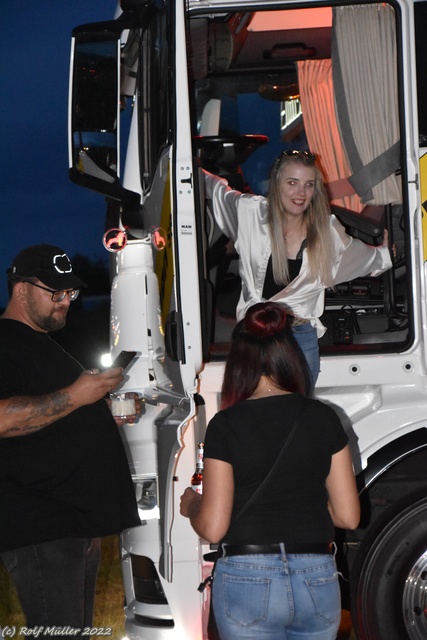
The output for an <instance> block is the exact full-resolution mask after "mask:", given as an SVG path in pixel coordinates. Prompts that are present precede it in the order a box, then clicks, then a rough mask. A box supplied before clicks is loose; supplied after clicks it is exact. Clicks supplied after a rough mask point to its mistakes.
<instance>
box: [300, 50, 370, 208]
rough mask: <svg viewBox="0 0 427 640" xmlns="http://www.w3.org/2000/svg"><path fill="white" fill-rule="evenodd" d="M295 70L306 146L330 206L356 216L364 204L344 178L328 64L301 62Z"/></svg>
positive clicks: (347, 171)
mask: <svg viewBox="0 0 427 640" xmlns="http://www.w3.org/2000/svg"><path fill="white" fill-rule="evenodd" d="M297 68H298V86H299V92H300V100H301V107H302V113H303V118H304V128H305V132H306V136H307V141H308V145H309V148H310V150H311V151H312V152H313V153H315V154H316V155H317V156H318V161H319V164H320V166H321V169H322V172H323V175H324V177H325V181H326V187H327V189H328V192H329V197H330V200H331V203H333V204H336V205H338V206H340V207H345V208H346V209H350V210H352V211H355V212H357V213H360V211H361V210H362V209H363V207H364V205H363V204H362V203H361V202H360V197H359V196H358V195H356V194H355V190H354V188H353V187H352V186H351V185H350V183H349V182H348V180H347V179H346V177H345V176H349V175H350V174H351V169H350V166H349V164H348V162H347V159H346V156H345V154H344V151H343V148H342V143H341V138H340V132H339V128H338V125H337V120H336V115H335V105H334V91H333V82H332V62H331V60H302V61H299V62H298V63H297Z"/></svg>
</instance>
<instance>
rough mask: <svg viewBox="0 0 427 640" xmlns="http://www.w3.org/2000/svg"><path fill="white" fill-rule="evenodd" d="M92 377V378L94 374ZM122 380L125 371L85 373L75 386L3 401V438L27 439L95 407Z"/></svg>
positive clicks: (0, 414)
mask: <svg viewBox="0 0 427 640" xmlns="http://www.w3.org/2000/svg"><path fill="white" fill-rule="evenodd" d="M92 374H93V375H92ZM122 380H123V376H122V369H121V368H114V369H107V370H106V371H102V372H101V373H99V372H98V371H97V370H96V369H95V370H93V369H92V370H91V371H83V372H82V373H81V374H80V376H79V377H78V378H77V380H76V381H75V382H73V384H71V385H70V386H68V387H65V388H64V389H59V390H58V391H54V392H52V393H47V394H45V395H41V396H15V397H12V398H6V399H4V400H0V437H2V438H11V437H14V436H26V435H28V434H30V433H34V432H35V431H40V429H44V427H47V426H48V425H50V424H52V422H55V421H56V420H59V419H60V418H63V417H64V416H67V415H68V414H69V413H71V412H72V411H75V410H76V409H79V408H80V407H83V406H84V405H88V404H93V403H94V402H96V401H97V400H100V399H101V398H103V397H104V396H105V395H106V394H107V393H108V392H110V391H112V390H113V389H115V388H116V387H117V386H118V385H119V384H120V383H121V381H122Z"/></svg>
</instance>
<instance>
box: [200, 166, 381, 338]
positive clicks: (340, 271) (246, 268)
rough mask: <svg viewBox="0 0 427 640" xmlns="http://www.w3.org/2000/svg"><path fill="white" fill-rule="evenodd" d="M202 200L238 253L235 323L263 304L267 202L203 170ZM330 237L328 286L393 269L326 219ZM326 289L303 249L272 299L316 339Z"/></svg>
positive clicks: (377, 249)
mask: <svg viewBox="0 0 427 640" xmlns="http://www.w3.org/2000/svg"><path fill="white" fill-rule="evenodd" d="M203 173H204V175H205V189H206V198H207V199H208V201H209V206H210V209H211V211H212V214H213V216H214V218H215V221H216V223H217V224H218V226H219V227H220V229H221V231H222V232H223V233H224V234H225V235H226V236H227V237H228V238H230V239H231V240H232V241H233V242H234V246H235V248H236V251H237V253H238V254H239V257H240V260H239V274H240V277H241V280H242V291H241V295H240V300H239V302H238V305H237V310H236V315H237V320H241V319H242V318H243V317H244V315H245V313H246V311H247V310H248V309H249V307H251V306H252V305H254V304H256V303H257V302H263V301H264V299H263V297H262V291H263V288H264V280H265V275H266V271H267V265H268V261H269V258H270V255H271V247H270V235H269V228H268V204H267V199H266V198H265V197H264V196H254V195H251V194H242V193H240V192H239V191H235V190H233V189H231V188H230V187H229V186H228V184H227V181H226V180H225V179H223V178H219V177H218V176H215V175H212V174H211V173H208V172H207V171H204V172H203ZM331 233H332V235H333V244H334V250H335V257H334V264H333V266H332V276H333V284H339V283H340V282H347V281H348V280H353V279H354V278H359V277H362V276H367V275H371V276H378V275H380V274H381V273H383V272H384V271H386V270H387V269H390V268H391V266H392V262H391V258H390V253H389V251H388V249H387V248H386V247H382V246H381V247H373V246H370V245H367V244H365V243H364V242H362V241H361V240H357V239H355V238H352V237H351V236H349V235H347V233H346V232H345V229H344V227H343V226H342V224H341V223H340V222H339V221H338V220H337V218H336V217H335V216H334V215H331ZM326 288H327V285H325V284H324V283H323V282H321V280H320V278H317V279H316V280H314V281H313V280H311V278H310V274H309V269H308V258H307V250H306V249H304V251H303V257H302V266H301V270H300V273H299V275H298V276H297V277H296V278H295V279H294V280H292V282H290V283H289V284H288V285H287V286H286V287H284V288H283V289H282V291H279V293H277V294H276V295H275V296H273V297H272V298H271V300H274V301H275V302H278V303H280V304H283V305H284V306H286V308H287V309H289V310H290V311H291V312H292V314H293V315H295V316H296V317H297V318H305V319H306V320H309V321H310V323H311V324H312V325H313V326H314V327H315V328H316V330H317V335H318V337H319V338H320V337H321V336H323V334H324V333H325V332H326V328H325V327H324V325H323V324H322V323H321V322H320V320H319V317H320V316H321V315H322V314H323V311H324V307H325V289H326Z"/></svg>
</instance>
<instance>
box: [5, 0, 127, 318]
mask: <svg viewBox="0 0 427 640" xmlns="http://www.w3.org/2000/svg"><path fill="white" fill-rule="evenodd" d="M116 4H117V3H116V0H71V1H69V2H60V1H58V0H13V2H8V1H6V0H3V1H2V2H1V3H0V24H1V26H2V38H1V40H0V51H1V57H0V77H1V89H0V107H1V110H0V113H1V118H0V123H1V124H0V131H1V156H0V158H1V159H0V170H1V171H0V176H1V177H0V180H1V182H0V215H1V220H2V224H1V230H2V238H3V242H2V249H1V252H0V307H1V306H5V304H6V302H7V292H6V291H7V290H6V284H5V282H6V276H5V270H6V269H7V267H8V266H10V264H11V261H12V259H13V257H14V256H15V255H16V254H17V253H18V252H19V251H20V250H21V249H22V248H24V247H26V246H28V245H30V244H35V243H40V242H47V243H50V244H56V245H59V246H60V247H62V248H63V249H64V250H65V251H67V253H68V254H69V255H70V257H71V256H73V255H74V254H76V253H80V254H83V255H85V256H87V257H89V258H90V259H94V260H98V259H100V258H102V259H105V262H107V253H106V251H105V249H104V248H103V245H102V234H103V231H104V216H105V201H104V198H103V197H102V196H101V195H99V194H96V193H93V192H90V191H88V190H87V189H83V188H81V187H78V186H76V185H74V184H73V183H72V182H71V181H70V180H69V178H68V145H67V111H68V79H69V57H70V46H71V31H72V29H73V28H74V27H75V26H77V25H79V24H85V23H88V22H97V21H101V20H109V19H113V18H114V14H115V8H116Z"/></svg>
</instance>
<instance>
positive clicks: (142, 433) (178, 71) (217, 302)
mask: <svg viewBox="0 0 427 640" xmlns="http://www.w3.org/2000/svg"><path fill="white" fill-rule="evenodd" d="M100 17H101V19H107V20H106V21H104V22H100V23H96V24H90V25H83V26H80V27H76V28H75V29H74V31H73V40H72V54H71V75H70V108H69V130H70V145H69V167H70V178H71V179H72V180H73V181H74V182H76V183H77V184H80V185H81V186H84V187H87V188H89V189H93V190H95V191H97V192H99V193H100V194H102V195H104V196H106V198H107V202H108V206H107V211H106V223H105V229H106V233H107V236H106V237H107V238H108V242H106V244H108V246H109V248H110V249H111V248H115V249H117V251H116V252H115V253H111V256H112V260H111V264H112V286H111V352H112V355H113V356H115V355H116V354H117V353H118V352H119V351H120V350H122V349H129V350H134V351H136V352H137V353H138V354H139V358H138V361H137V363H136V364H135V365H134V366H133V367H132V368H131V369H130V371H129V378H128V380H127V381H126V384H125V390H126V391H134V392H136V393H138V394H139V396H140V397H141V398H143V399H144V401H145V402H144V405H145V412H144V414H143V416H142V417H141V419H140V420H139V422H138V423H137V424H135V425H126V426H125V427H124V428H123V439H124V442H125V447H126V451H127V454H128V459H129V466H130V469H131V473H132V476H133V479H134V484H135V491H136V495H137V499H138V504H139V509H140V516H141V526H140V527H136V528H134V529H131V530H128V531H125V532H123V535H122V538H121V548H122V561H123V573H124V584H125V591H126V603H125V613H126V628H127V633H128V636H129V638H131V639H135V640H136V639H139V638H141V639H142V638H143V639H144V640H151V639H152V640H166V639H168V638H171V639H173V640H182V639H183V638H185V639H186V640H187V639H188V640H202V638H207V631H206V612H207V609H208V597H209V590H206V591H205V592H204V593H200V592H199V591H197V586H198V585H199V583H200V582H201V581H202V580H203V579H204V578H205V577H206V576H207V575H208V573H209V571H210V570H211V566H212V565H211V563H210V562H209V561H207V560H206V559H204V555H206V554H207V553H208V552H209V551H211V549H210V546H209V545H208V544H206V543H205V542H204V541H203V540H200V539H199V538H198V536H197V535H196V534H195V533H194V531H193V530H192V528H191V526H190V524H189V521H188V520H186V519H185V518H182V517H181V516H180V514H179V498H180V495H181V494H182V492H183V491H184V489H185V487H187V486H188V485H189V481H190V478H191V475H192V473H193V471H194V468H195V461H196V447H197V442H199V441H203V437H204V432H205V429H206V426H207V423H208V421H209V419H210V418H211V417H212V416H213V415H214V413H215V412H216V411H217V410H218V406H219V392H220V387H221V381H222V374H223V368H224V361H225V358H226V355H227V352H228V348H229V341H230V335H231V331H232V329H233V327H234V324H235V310H236V304H237V300H238V297H239V293H240V286H241V285H240V278H239V273H238V255H237V253H236V251H235V248H234V246H233V245H232V243H230V241H229V239H228V238H227V237H226V236H224V235H223V234H222V233H221V232H220V231H219V229H218V228H217V227H216V226H215V224H214V222H213V218H212V216H211V214H210V211H209V207H208V206H207V203H206V198H205V194H204V182H203V174H202V168H204V169H207V170H208V171H210V172H212V173H216V174H218V175H221V176H223V177H225V178H226V179H227V180H228V182H229V184H230V185H231V186H232V187H234V188H236V189H239V190H240V191H243V192H245V191H247V192H252V193H256V194H263V195H265V194H266V192H267V187H268V175H269V169H270V167H271V165H272V163H273V161H274V159H275V157H276V156H277V155H278V153H279V152H280V151H281V150H284V149H290V148H296V149H310V150H311V151H313V152H315V153H316V154H317V156H318V158H319V162H320V164H321V168H322V171H323V173H324V176H325V181H326V183H327V186H328V190H329V195H330V201H331V210H332V212H333V213H334V214H335V215H336V216H337V217H338V218H339V220H340V221H341V222H342V224H344V226H345V227H346V229H347V231H348V233H349V234H350V235H353V236H354V237H357V238H360V239H361V240H363V241H365V242H367V243H368V244H372V245H378V244H380V243H381V242H382V235H383V230H384V228H387V229H388V231H389V235H390V248H391V252H392V255H393V268H392V269H391V270H390V271H388V272H386V273H384V274H383V275H382V276H380V277H378V278H360V279H357V280H354V281H352V282H347V283H343V284H342V285H339V286H337V287H336V288H335V289H333V290H327V291H326V295H325V312H324V314H323V316H322V318H321V319H322V322H323V324H324V325H325V326H326V327H327V329H328V330H327V332H326V334H325V335H324V336H323V337H322V338H321V340H320V349H321V373H320V376H319V380H318V383H317V386H316V390H315V394H316V396H317V397H318V398H319V399H321V400H323V401H325V402H328V403H330V404H332V405H333V406H334V407H335V408H336V410H337V411H338V413H339V415H340V416H341V417H342V420H343V423H344V425H345V426H346V429H347V430H348V433H349V435H350V442H351V446H352V451H353V457H354V466H355V470H356V472H357V476H358V481H359V484H360V493H361V500H362V505H363V517H362V522H361V525H360V527H359V529H357V530H356V531H355V532H343V531H340V532H337V540H338V542H339V549H340V554H339V555H340V559H339V560H340V565H341V570H342V572H343V575H344V576H346V577H349V580H350V589H348V583H347V582H343V601H344V604H345V606H347V605H348V607H350V606H351V610H352V618H353V624H354V628H355V633H356V635H357V637H358V639H359V640H362V639H363V640H421V638H425V637H426V635H427V617H426V611H427V595H426V594H427V589H426V585H427V582H426V576H427V536H426V528H427V476H426V468H427V466H426V465H427V389H426V368H427V362H426V346H427V316H426V259H427V244H426V240H427V237H426V223H425V220H426V217H425V216H426V215H427V206H426V205H425V203H426V202H427V175H426V172H427V108H426V104H427V100H426V97H427V96H426V90H425V89H424V84H425V83H424V77H423V75H424V68H425V62H426V61H425V57H426V54H425V53H424V49H425V47H424V33H425V26H426V25H427V3H426V2H415V3H414V2H413V1H412V0H389V1H388V2H381V3H380V2H370V1H369V0H368V1H366V0H365V1H364V3H363V4H361V3H359V2H354V3H350V2H348V0H345V1H342V2H339V1H338V2H333V3H332V2H331V3H327V2H324V1H323V0H322V1H318V0H298V2H296V1H292V0H263V1H262V2H261V1H260V0H258V1H255V0H186V1H184V0H177V1H176V2H168V1H166V0H122V2H121V6H120V7H119V8H118V11H117V17H116V19H115V20H108V18H109V17H108V16H100ZM426 86H427V85H426Z"/></svg>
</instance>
